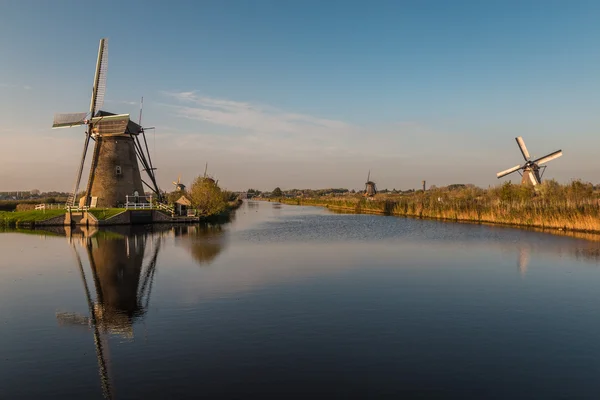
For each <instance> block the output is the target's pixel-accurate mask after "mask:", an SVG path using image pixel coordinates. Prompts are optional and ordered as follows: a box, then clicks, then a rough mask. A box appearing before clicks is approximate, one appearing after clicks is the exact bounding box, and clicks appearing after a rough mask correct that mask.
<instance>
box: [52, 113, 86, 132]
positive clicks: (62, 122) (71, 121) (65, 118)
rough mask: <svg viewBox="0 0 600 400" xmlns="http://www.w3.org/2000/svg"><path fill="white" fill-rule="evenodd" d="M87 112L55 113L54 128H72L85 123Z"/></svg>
mask: <svg viewBox="0 0 600 400" xmlns="http://www.w3.org/2000/svg"><path fill="white" fill-rule="evenodd" d="M86 117H87V113H64V114H54V122H53V123H52V129H56V128H71V127H74V126H80V125H83V124H85V122H86V121H85V119H86Z"/></svg>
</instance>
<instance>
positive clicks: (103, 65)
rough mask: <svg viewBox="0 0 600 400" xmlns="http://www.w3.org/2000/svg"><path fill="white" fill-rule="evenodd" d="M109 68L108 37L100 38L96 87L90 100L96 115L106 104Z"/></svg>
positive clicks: (91, 109)
mask: <svg viewBox="0 0 600 400" xmlns="http://www.w3.org/2000/svg"><path fill="white" fill-rule="evenodd" d="M107 69H108V39H106V38H104V39H100V46H99V47H98V61H97V62H96V74H95V76H94V87H93V89H92V100H91V102H90V113H91V114H92V116H94V115H96V113H97V112H98V111H100V108H101V107H102V105H103V104H104V94H105V93H106V72H107Z"/></svg>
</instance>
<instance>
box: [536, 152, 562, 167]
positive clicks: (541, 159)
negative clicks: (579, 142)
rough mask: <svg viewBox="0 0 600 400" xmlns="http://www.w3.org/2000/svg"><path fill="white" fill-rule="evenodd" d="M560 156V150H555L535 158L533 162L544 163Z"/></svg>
mask: <svg viewBox="0 0 600 400" xmlns="http://www.w3.org/2000/svg"><path fill="white" fill-rule="evenodd" d="M560 156H562V150H557V151H555V152H554V153H550V154H548V155H547V156H544V157H541V158H538V159H537V160H535V161H534V163H536V164H545V163H547V162H548V161H552V160H554V159H555V158H558V157H560Z"/></svg>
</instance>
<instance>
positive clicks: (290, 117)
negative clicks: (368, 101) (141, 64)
mask: <svg viewBox="0 0 600 400" xmlns="http://www.w3.org/2000/svg"><path fill="white" fill-rule="evenodd" d="M165 94H166V95H167V96H169V97H171V98H173V99H175V100H176V101H177V102H178V103H179V104H176V105H175V106H174V107H175V110H176V114H177V116H179V117H184V118H188V119H192V120H198V121H204V122H208V123H211V124H214V125H221V126H227V127H233V128H238V129H243V130H247V131H251V132H257V133H261V134H292V135H323V134H336V135H339V134H343V133H349V132H354V131H357V130H358V127H356V126H354V125H352V124H348V123H346V122H343V121H338V120H333V119H326V118H319V117H314V116H311V115H305V114H298V113H290V112H286V111H283V110H280V109H278V108H275V107H271V106H267V105H261V104H252V103H248V102H240V101H232V100H226V99H217V98H212V97H206V96H199V95H197V94H196V93H195V92H165Z"/></svg>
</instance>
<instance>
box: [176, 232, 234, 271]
mask: <svg viewBox="0 0 600 400" xmlns="http://www.w3.org/2000/svg"><path fill="white" fill-rule="evenodd" d="M174 232H175V244H176V245H180V246H182V247H184V248H186V249H187V250H188V251H189V252H190V254H191V256H192V258H193V259H194V260H195V261H196V262H197V263H198V265H210V264H211V263H213V262H214V261H215V259H216V258H217V256H218V255H219V254H220V253H221V252H222V251H223V250H224V249H225V247H226V246H227V236H226V234H225V232H226V231H225V229H224V228H223V225H220V224H218V225H213V224H206V225H193V226H181V227H177V228H174Z"/></svg>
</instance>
